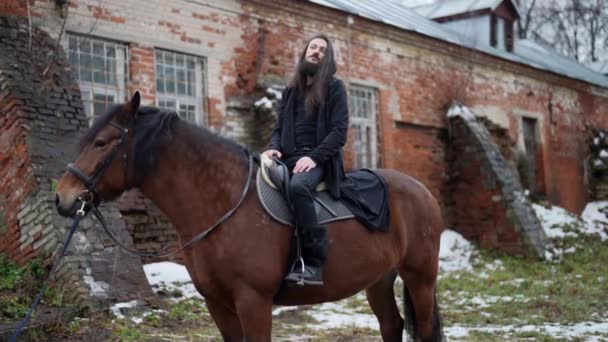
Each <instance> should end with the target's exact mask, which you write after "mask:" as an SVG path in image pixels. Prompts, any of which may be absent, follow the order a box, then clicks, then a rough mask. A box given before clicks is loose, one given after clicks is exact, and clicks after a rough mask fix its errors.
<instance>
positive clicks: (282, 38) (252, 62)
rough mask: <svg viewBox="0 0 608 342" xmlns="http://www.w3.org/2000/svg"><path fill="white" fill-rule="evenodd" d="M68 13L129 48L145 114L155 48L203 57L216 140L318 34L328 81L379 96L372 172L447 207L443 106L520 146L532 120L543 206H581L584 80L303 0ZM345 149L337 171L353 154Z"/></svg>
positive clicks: (75, 4) (114, 0)
mask: <svg viewBox="0 0 608 342" xmlns="http://www.w3.org/2000/svg"><path fill="white" fill-rule="evenodd" d="M43 3H44V4H47V3H46V2H43ZM130 3H133V4H135V5H137V4H140V3H139V2H137V1H131V2H130ZM70 4H71V8H72V9H74V11H77V12H78V13H77V14H78V15H80V16H81V17H83V18H85V17H87V16H90V17H91V18H97V19H98V20H99V24H98V26H97V28H96V30H95V33H94V34H95V35H98V36H100V37H106V38H109V39H113V38H114V36H113V34H114V35H116V39H121V40H127V39H130V41H131V42H130V43H129V46H130V55H131V60H130V63H129V73H130V83H129V85H128V89H129V94H132V92H133V91H134V90H136V89H138V90H141V91H142V95H143V96H144V103H145V104H154V100H155V89H154V88H155V83H154V48H155V47H160V48H167V49H171V50H176V51H183V52H185V53H192V54H196V55H200V56H206V57H207V58H208V72H209V73H208V79H207V83H208V84H207V98H206V103H207V109H208V119H209V124H210V126H211V127H212V128H214V129H216V130H217V131H220V132H222V129H223V128H225V127H228V126H230V125H231V124H232V123H233V122H232V121H236V120H239V118H238V115H233V114H232V113H230V108H229V105H228V102H233V101H234V102H239V103H242V104H244V105H243V106H244V107H245V108H246V107H247V105H248V103H250V102H251V98H250V97H251V96H252V94H253V93H254V92H255V91H256V88H257V87H260V86H262V85H263V86H266V85H268V84H269V83H283V84H284V83H285V82H286V81H287V80H288V79H289V78H290V77H291V75H292V72H293V70H294V68H295V64H296V62H297V58H298V57H299V53H300V52H301V50H302V48H303V45H304V43H305V42H306V40H307V39H308V38H309V37H311V36H312V35H314V34H315V33H318V32H325V33H327V34H328V35H329V36H330V38H331V39H332V42H333V44H334V48H335V51H336V58H337V62H338V66H339V71H338V75H337V76H338V77H339V78H341V79H343V80H344V81H345V82H346V83H347V84H349V83H351V82H352V83H357V84H362V85H367V86H371V87H374V88H376V89H378V94H379V105H380V112H379V114H380V117H379V125H378V127H379V131H378V133H379V137H380V144H379V155H380V157H381V160H382V165H381V166H383V167H388V168H395V169H398V170H400V171H403V172H407V173H409V174H411V175H413V176H414V177H416V178H418V179H419V180H420V181H422V182H423V183H424V184H426V185H427V186H428V187H429V188H430V190H431V191H432V192H433V194H435V196H437V197H438V198H439V200H440V201H442V202H444V203H443V205H444V206H446V203H445V201H444V197H445V196H444V195H445V194H446V193H447V192H448V189H447V186H446V176H445V173H446V170H447V167H448V166H447V163H446V160H445V159H446V158H445V154H446V151H447V149H448V147H449V146H446V139H445V136H446V134H447V124H446V119H445V113H446V111H447V108H448V106H449V104H450V103H451V101H453V100H459V101H460V102H462V103H464V104H465V105H467V106H468V107H470V108H472V109H474V110H475V113H476V114H477V115H481V116H486V117H488V118H489V120H490V121H493V122H499V123H501V124H502V125H503V126H502V127H503V128H505V129H508V135H509V138H510V142H511V143H515V142H517V141H518V140H519V136H520V130H521V116H525V115H528V114H526V113H529V114H531V115H534V117H535V118H538V120H539V123H540V129H541V140H540V145H541V148H540V152H539V160H541V161H542V163H541V164H540V165H539V170H540V173H541V177H540V179H541V180H542V181H543V187H544V189H545V192H546V194H547V198H548V199H550V200H552V201H553V202H554V203H556V204H558V205H561V206H564V207H566V208H567V209H569V210H572V211H580V210H581V209H582V207H583V206H584V204H585V202H586V199H587V195H586V190H585V186H584V173H583V166H582V160H584V158H585V156H586V153H587V152H586V148H585V146H584V139H583V138H582V137H581V134H582V128H583V127H584V125H583V122H584V120H586V119H588V118H589V115H590V114H589V113H593V114H592V117H593V118H592V120H593V121H595V122H601V124H602V125H604V127H608V122H606V121H608V120H607V119H604V118H603V117H605V116H606V115H605V113H606V107H607V101H606V100H605V99H603V98H600V97H598V96H595V95H589V94H590V93H591V87H590V86H589V85H588V84H585V83H583V82H579V81H575V80H571V79H567V78H565V77H560V76H557V75H554V74H550V73H547V72H542V71H539V70H535V69H532V68H530V67H527V66H524V65H520V64H517V63H512V62H508V61H505V60H501V59H498V58H496V57H492V56H489V55H484V54H481V53H477V52H472V51H469V50H467V49H464V48H462V47H458V46H453V45H450V44H447V43H445V42H441V41H438V40H435V39H432V38H429V37H425V36H422V35H419V34H416V33H413V32H407V31H403V30H399V29H396V28H393V27H390V26H388V25H384V24H380V23H376V22H371V21H369V20H366V19H363V18H359V17H355V18H354V23H353V24H352V25H349V24H347V15H346V14H345V13H342V12H339V11H336V10H332V9H329V8H325V7H321V6H318V5H314V4H310V3H308V2H294V1H286V0H269V1H258V0H247V1H236V2H235V1H225V2H213V1H211V2H210V4H211V5H209V4H206V5H200V6H199V7H197V8H193V7H192V6H193V4H192V3H184V5H183V7H178V6H174V5H166V6H168V7H170V9H168V10H167V12H166V13H165V14H166V15H165V16H163V18H156V17H151V16H153V15H154V14H151V13H149V12H145V13H144V12H142V13H141V15H139V17H137V18H135V17H133V16H132V15H131V11H129V8H128V6H126V5H124V4H123V2H122V1H118V0H109V1H107V2H104V8H103V9H100V8H96V7H95V6H84V5H82V3H80V2H79V1H72V2H71V3H70ZM164 5H165V4H163V6H164ZM44 6H47V5H44ZM44 6H43V7H44ZM47 7H48V6H47ZM47 9H48V8H47ZM39 10H40V9H39ZM43 12H44V11H43ZM49 13H54V12H49ZM91 22H92V21H91ZM143 23H145V25H143ZM87 28H88V26H87V25H84V26H83V27H82V30H83V31H85V32H86V31H87ZM146 28H147V29H146ZM152 28H154V30H152ZM151 30H152V31H151ZM123 32H124V35H123ZM127 33H128V34H132V36H129V35H127ZM150 35H154V37H150ZM133 37H137V39H135V38H133ZM159 37H160V38H159ZM152 38H154V39H152ZM161 38H163V39H164V41H162V42H161V41H160V39H161ZM175 42H178V44H179V45H176V44H175ZM262 83H263V84H262ZM521 113H524V114H521ZM246 114H247V113H246V111H245V113H244V115H246ZM230 127H232V126H230ZM349 140H350V141H349V146H347V148H346V149H345V152H346V156H345V160H346V162H347V166H349V165H352V155H353V150H352V137H351V139H349ZM139 200H141V199H138V200H137V201H139ZM128 210H129V209H128V208H124V210H123V211H124V212H127V211H128ZM138 215H139V214H136V215H135V216H138ZM152 216H154V217H156V214H152ZM137 220H139V218H137ZM154 220H155V219H153V222H156V221H154Z"/></svg>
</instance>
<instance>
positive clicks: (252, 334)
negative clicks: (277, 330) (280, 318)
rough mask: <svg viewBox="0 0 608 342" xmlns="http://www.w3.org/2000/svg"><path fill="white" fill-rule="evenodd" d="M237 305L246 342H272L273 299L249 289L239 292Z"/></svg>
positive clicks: (236, 299) (236, 297)
mask: <svg viewBox="0 0 608 342" xmlns="http://www.w3.org/2000/svg"><path fill="white" fill-rule="evenodd" d="M235 304H236V311H237V315H238V316H239V321H240V322H241V328H242V329H243V333H244V335H245V341H247V342H254V341H256V342H257V341H264V342H266V341H270V339H271V332H272V297H271V296H265V295H263V294H261V293H259V292H258V291H256V290H253V289H250V288H247V289H242V290H241V291H238V293H237V295H236V296H235Z"/></svg>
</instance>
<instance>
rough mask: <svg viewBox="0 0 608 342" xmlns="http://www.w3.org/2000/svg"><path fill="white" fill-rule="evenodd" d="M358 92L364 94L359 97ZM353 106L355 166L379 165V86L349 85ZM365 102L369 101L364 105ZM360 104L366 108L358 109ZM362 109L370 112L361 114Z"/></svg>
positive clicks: (356, 167)
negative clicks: (364, 114)
mask: <svg viewBox="0 0 608 342" xmlns="http://www.w3.org/2000/svg"><path fill="white" fill-rule="evenodd" d="M358 94H364V96H363V97H358V96H359V95H358ZM349 100H350V101H349V102H350V108H351V114H350V117H349V120H350V129H351V130H352V131H353V153H354V155H353V157H354V158H353V168H355V169H358V168H376V167H378V145H379V144H378V117H379V114H378V113H379V110H380V101H379V91H378V88H375V87H370V86H367V85H364V84H357V83H351V84H350V86H349ZM364 103H367V104H365V105H364ZM359 106H364V107H365V108H362V109H358V107H359ZM360 111H367V112H369V116H361V115H359V114H358V112H360Z"/></svg>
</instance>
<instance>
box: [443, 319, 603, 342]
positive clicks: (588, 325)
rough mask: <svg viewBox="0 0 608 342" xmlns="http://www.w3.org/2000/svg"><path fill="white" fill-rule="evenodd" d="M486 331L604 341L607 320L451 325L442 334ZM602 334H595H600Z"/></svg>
mask: <svg viewBox="0 0 608 342" xmlns="http://www.w3.org/2000/svg"><path fill="white" fill-rule="evenodd" d="M472 331H478V332H488V333H500V335H501V336H503V337H507V336H509V335H512V334H515V333H523V332H541V333H544V334H546V335H550V336H552V337H553V338H556V339H566V340H573V339H576V338H581V337H582V336H585V335H591V336H585V341H605V338H606V335H604V334H606V332H607V331H608V322H603V323H597V322H580V323H577V324H573V325H560V324H552V323H547V324H544V325H486V326H483V327H469V326H466V327H464V326H460V325H453V326H451V327H445V328H444V334H445V335H446V336H447V337H450V338H457V339H461V338H466V337H467V336H469V332H472ZM600 334H602V335H603V336H595V337H592V336H594V335H600Z"/></svg>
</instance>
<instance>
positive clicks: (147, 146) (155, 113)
mask: <svg viewBox="0 0 608 342" xmlns="http://www.w3.org/2000/svg"><path fill="white" fill-rule="evenodd" d="M123 110H124V107H123V105H115V106H112V107H111V108H110V109H109V110H108V111H107V112H106V113H105V114H103V115H100V116H99V117H97V118H96V119H95V122H94V123H93V125H92V126H91V128H90V129H89V130H88V131H87V132H86V133H85V134H84V135H83V137H82V138H81V140H80V143H79V149H80V151H82V150H83V149H84V147H85V146H87V145H88V144H89V143H91V142H92V141H93V140H94V139H95V137H96V136H97V134H98V133H99V131H100V130H101V129H102V128H103V127H105V126H106V125H107V124H108V123H109V122H110V121H112V119H113V118H115V117H116V116H117V115H119V116H120V115H121V113H122V111H123ZM133 131H134V136H133V145H132V146H133V150H132V151H129V154H130V155H133V154H134V155H135V160H134V168H135V174H136V175H137V178H138V179H137V182H140V181H141V180H143V179H144V178H145V176H146V175H147V174H148V173H149V172H150V171H151V170H154V169H155V167H156V163H157V162H158V154H159V153H158V152H159V150H160V149H162V148H163V147H164V146H166V145H167V144H168V143H169V142H171V140H172V139H173V137H174V136H175V133H176V131H180V132H182V131H184V132H183V134H182V133H180V136H184V137H188V139H192V140H193V141H191V143H192V144H193V145H197V146H198V145H200V146H208V148H210V149H211V148H214V149H216V148H218V147H223V148H224V149H225V150H226V152H228V153H230V154H234V155H236V156H239V155H241V156H243V158H242V159H243V160H244V161H246V160H247V159H246V158H245V156H247V155H248V154H249V153H250V152H249V151H248V150H247V149H246V148H245V147H243V146H241V145H239V144H238V143H236V142H235V141H233V140H230V139H227V138H224V137H222V136H220V135H219V134H217V133H214V132H211V131H210V130H209V129H207V128H205V127H201V126H197V125H194V124H192V123H189V122H187V121H185V120H182V119H181V118H180V117H179V115H178V114H177V113H175V112H171V111H164V110H161V109H159V108H156V107H140V108H139V110H138V112H137V119H136V120H135V126H134V127H133Z"/></svg>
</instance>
